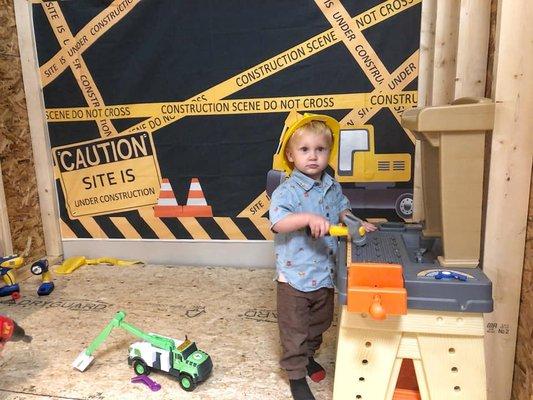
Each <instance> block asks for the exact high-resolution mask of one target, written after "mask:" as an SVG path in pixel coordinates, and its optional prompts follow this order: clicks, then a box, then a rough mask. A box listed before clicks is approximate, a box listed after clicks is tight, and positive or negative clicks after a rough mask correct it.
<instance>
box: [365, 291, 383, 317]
mask: <svg viewBox="0 0 533 400" xmlns="http://www.w3.org/2000/svg"><path fill="white" fill-rule="evenodd" d="M368 312H369V313H370V316H371V317H372V318H373V319H377V320H383V319H385V318H386V317H387V314H386V313H385V309H384V308H383V306H382V305H381V297H380V296H379V295H375V296H374V299H373V300H372V304H371V305H370V309H369V310H368Z"/></svg>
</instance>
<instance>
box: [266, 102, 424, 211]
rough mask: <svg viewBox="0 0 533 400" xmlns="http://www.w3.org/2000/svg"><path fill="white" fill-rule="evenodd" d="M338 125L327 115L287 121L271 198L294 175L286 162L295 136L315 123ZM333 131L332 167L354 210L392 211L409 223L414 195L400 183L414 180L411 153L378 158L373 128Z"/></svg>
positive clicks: (292, 114)
mask: <svg viewBox="0 0 533 400" xmlns="http://www.w3.org/2000/svg"><path fill="white" fill-rule="evenodd" d="M317 118H318V119H324V122H326V124H328V125H329V121H330V120H331V121H334V123H332V125H335V124H337V126H338V123H337V122H336V121H335V120H333V119H332V118H330V117H327V116H325V115H315V114H303V115H302V114H300V113H298V112H296V111H291V112H290V113H289V115H288V117H287V119H286V120H285V125H284V128H283V131H282V132H281V135H280V139H279V145H278V147H277V150H276V153H275V154H274V157H273V162H272V169H271V170H270V171H269V172H268V175H267V187H266V191H267V194H268V195H269V196H270V195H272V192H273V191H274V189H275V188H276V187H277V186H278V185H279V184H280V183H281V182H283V180H284V179H285V178H286V177H287V176H288V175H289V174H290V173H291V171H292V164H290V163H289V162H288V161H287V160H286V158H285V147H286V145H287V142H288V140H289V138H290V137H291V135H292V133H293V132H294V131H295V130H296V129H297V128H299V127H300V126H302V125H303V124H305V123H307V122H308V121H311V120H313V119H317ZM332 131H333V136H334V138H333V148H332V149H331V155H330V159H329V166H330V167H331V168H332V170H333V172H334V175H335V176H334V178H335V179H336V180H337V181H338V182H339V183H340V184H341V186H342V190H343V193H344V194H345V195H346V197H348V199H349V200H350V202H351V205H352V208H354V209H365V208H369V209H385V210H386V209H389V210H390V209H392V210H395V211H396V214H397V215H398V217H400V218H402V219H409V218H411V217H412V214H413V191H412V189H411V188H399V187H396V183H397V182H409V181H410V179H411V155H410V154H409V153H395V154H393V153H390V154H376V152H375V144H374V127H373V126H372V125H361V126H358V127H353V126H339V129H332Z"/></svg>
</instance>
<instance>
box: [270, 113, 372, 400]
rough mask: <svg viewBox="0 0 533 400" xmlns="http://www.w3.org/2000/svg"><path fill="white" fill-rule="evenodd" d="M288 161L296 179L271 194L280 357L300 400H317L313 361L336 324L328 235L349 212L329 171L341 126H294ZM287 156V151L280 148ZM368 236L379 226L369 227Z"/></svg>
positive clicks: (314, 118) (317, 369)
mask: <svg viewBox="0 0 533 400" xmlns="http://www.w3.org/2000/svg"><path fill="white" fill-rule="evenodd" d="M291 130H293V134H292V136H291V137H290V139H289V141H288V142H287V144H286V148H285V151H284V155H285V161H288V162H289V163H291V164H290V165H291V166H292V165H293V166H294V167H293V171H292V174H291V176H290V177H289V178H288V179H287V180H286V181H285V182H283V183H282V184H281V185H280V186H279V187H278V188H277V189H276V190H275V191H274V193H273V194H272V198H271V202H270V211H269V215H270V222H271V224H272V230H273V231H274V232H275V233H276V235H275V242H274V246H275V253H276V279H277V282H278V283H277V311H278V325H279V332H280V339H281V344H282V356H281V361H280V365H281V367H282V368H283V369H285V370H286V371H287V375H288V377H289V384H290V389H291V394H292V397H293V398H294V400H314V399H315V397H314V396H313V394H312V392H311V390H310V388H309V386H308V384H307V379H306V375H308V376H309V377H310V378H311V379H312V380H313V381H315V382H319V381H321V380H322V379H324V377H325V375H326V373H325V370H324V368H323V367H322V366H321V365H320V364H319V363H317V362H316V361H315V359H314V355H315V352H316V351H317V350H318V348H319V347H320V344H321V343H322V333H323V332H325V331H326V330H327V329H328V328H329V326H330V325H331V322H332V319H333V311H334V310H333V274H334V272H335V271H334V269H335V257H336V250H337V239H336V238H334V237H331V236H326V235H327V233H328V230H329V227H330V225H332V224H338V223H339V222H340V221H342V219H343V217H344V216H345V215H346V214H347V213H350V208H351V207H350V202H349V200H348V199H347V198H346V196H344V195H343V194H342V191H341V187H340V185H339V183H338V182H336V181H335V180H334V179H333V178H332V177H331V176H330V175H328V174H327V173H325V172H324V170H325V169H326V167H327V165H328V162H329V156H330V152H331V148H332V144H333V140H334V135H333V132H336V135H335V136H337V137H338V131H339V124H338V122H337V121H335V120H334V119H333V118H330V117H328V116H324V115H309V114H306V115H305V116H304V118H303V119H302V120H300V121H298V122H296V124H294V125H293V127H290V128H289V130H288V131H287V134H290V131H291ZM281 151H282V152H283V148H282V149H281ZM363 226H364V227H365V229H366V230H368V231H373V230H375V229H376V227H375V226H374V225H372V224H370V223H368V222H364V223H363Z"/></svg>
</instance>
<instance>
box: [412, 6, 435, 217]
mask: <svg viewBox="0 0 533 400" xmlns="http://www.w3.org/2000/svg"><path fill="white" fill-rule="evenodd" d="M421 18H422V20H421V23H420V59H419V68H418V69H419V71H420V72H419V73H418V107H426V106H430V105H431V100H432V90H433V61H434V56H435V21H436V19H437V0H424V1H422V16H421ZM420 165H421V143H420V140H417V141H416V142H415V157H414V172H413V221H414V222H420V221H422V220H423V219H424V199H423V197H424V196H423V194H422V171H421V170H420Z"/></svg>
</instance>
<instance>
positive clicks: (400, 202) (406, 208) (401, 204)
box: [394, 193, 413, 219]
mask: <svg viewBox="0 0 533 400" xmlns="http://www.w3.org/2000/svg"><path fill="white" fill-rule="evenodd" d="M394 209H395V211H396V214H398V216H399V217H400V218H403V219H409V218H411V217H412V216H413V195H412V194H411V193H402V194H401V195H400V196H398V198H397V199H396V204H395V205H394Z"/></svg>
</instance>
